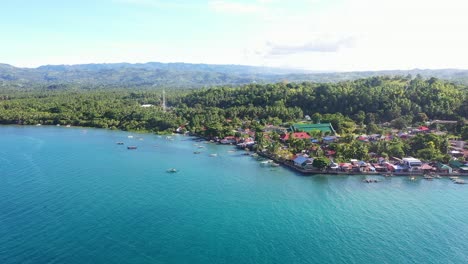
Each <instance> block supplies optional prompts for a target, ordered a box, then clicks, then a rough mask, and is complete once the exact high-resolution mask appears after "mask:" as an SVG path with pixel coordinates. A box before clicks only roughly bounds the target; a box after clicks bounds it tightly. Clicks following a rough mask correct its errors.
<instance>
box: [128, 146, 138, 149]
mask: <svg viewBox="0 0 468 264" xmlns="http://www.w3.org/2000/svg"><path fill="white" fill-rule="evenodd" d="M137 148H138V147H137V146H128V147H127V149H137Z"/></svg>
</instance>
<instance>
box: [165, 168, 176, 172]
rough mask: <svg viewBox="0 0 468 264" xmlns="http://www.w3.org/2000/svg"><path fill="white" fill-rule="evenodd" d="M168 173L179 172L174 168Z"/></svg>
mask: <svg viewBox="0 0 468 264" xmlns="http://www.w3.org/2000/svg"><path fill="white" fill-rule="evenodd" d="M167 172H169V173H174V172H177V170H176V169H174V168H170V169H168V170H167Z"/></svg>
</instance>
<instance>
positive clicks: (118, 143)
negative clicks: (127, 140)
mask: <svg viewBox="0 0 468 264" xmlns="http://www.w3.org/2000/svg"><path fill="white" fill-rule="evenodd" d="M116 144H117V145H123V144H124V143H123V142H116Z"/></svg>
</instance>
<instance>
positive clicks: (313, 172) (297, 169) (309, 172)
mask: <svg viewBox="0 0 468 264" xmlns="http://www.w3.org/2000/svg"><path fill="white" fill-rule="evenodd" d="M256 153H257V154H258V155H259V156H262V157H264V158H268V159H271V160H273V161H274V162H276V163H278V164H281V165H282V166H284V167H287V168H289V169H291V170H293V171H295V172H299V173H301V174H303V175H343V176H344V175H349V176H357V175H360V176H362V175H365V176H367V175H368V176H384V177H393V176H399V177H402V176H403V177H411V176H424V175H425V173H424V172H423V171H420V172H392V173H391V174H390V176H389V175H388V174H389V173H381V172H363V171H359V172H358V171H330V170H325V171H321V170H308V169H304V168H300V167H297V166H295V165H294V164H292V163H291V162H288V161H284V160H280V159H278V158H276V157H273V156H271V155H268V154H267V153H264V152H261V151H260V152H256ZM437 175H439V176H444V177H450V176H462V177H463V176H465V177H466V176H468V175H465V174H462V173H439V172H438V173H437Z"/></svg>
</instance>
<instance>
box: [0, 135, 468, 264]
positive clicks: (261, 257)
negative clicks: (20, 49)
mask: <svg viewBox="0 0 468 264" xmlns="http://www.w3.org/2000/svg"><path fill="white" fill-rule="evenodd" d="M129 136H132V138H129ZM116 142H124V145H117V144H116ZM129 145H134V146H137V147H138V149H136V150H128V149H127V146H129ZM195 151H199V152H201V153H199V154H194V152H195ZM243 153H244V151H239V150H236V149H235V148H234V147H233V146H222V145H216V144H213V143H207V142H199V141H197V140H196V139H195V138H191V137H187V136H181V135H177V136H171V137H166V136H156V135H152V134H136V133H129V132H122V131H111V130H103V129H90V128H73V127H72V128H66V127H46V126H42V127H30V126H0V263H3V264H9V263H68V264H73V263H468V185H456V184H453V183H452V182H451V181H450V180H449V179H434V180H433V181H426V180H423V179H418V180H416V181H409V180H408V179H407V178H406V177H391V178H384V177H378V178H379V179H380V180H381V181H380V182H378V183H371V184H367V183H363V182H362V180H363V179H364V178H365V176H333V175H330V176H326V175H317V176H302V175H300V174H297V173H295V172H292V171H290V170H288V169H286V168H283V167H270V166H262V164H261V163H260V162H259V161H258V160H256V159H255V158H253V157H250V156H246V155H243ZM210 154H217V155H210ZM171 168H175V169H176V170H177V172H175V173H169V172H167V170H168V169H171Z"/></svg>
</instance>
